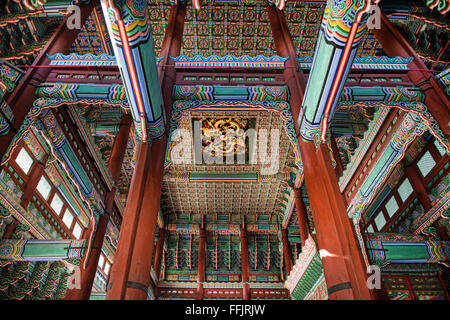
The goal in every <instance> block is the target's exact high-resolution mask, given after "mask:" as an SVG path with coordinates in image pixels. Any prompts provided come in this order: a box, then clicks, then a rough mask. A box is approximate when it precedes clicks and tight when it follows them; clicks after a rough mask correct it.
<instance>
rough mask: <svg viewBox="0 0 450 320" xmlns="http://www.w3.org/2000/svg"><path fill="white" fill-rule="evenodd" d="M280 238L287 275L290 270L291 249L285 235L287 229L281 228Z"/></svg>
mask: <svg viewBox="0 0 450 320" xmlns="http://www.w3.org/2000/svg"><path fill="white" fill-rule="evenodd" d="M281 238H282V241H283V256H284V264H285V266H286V275H289V273H291V271H292V265H293V263H292V261H293V260H292V250H291V245H290V244H289V240H288V237H287V230H286V229H281Z"/></svg>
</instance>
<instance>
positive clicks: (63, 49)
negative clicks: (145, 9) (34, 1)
mask: <svg viewBox="0 0 450 320" xmlns="http://www.w3.org/2000/svg"><path fill="white" fill-rule="evenodd" d="M94 7H95V4H94V3H93V2H91V3H89V4H85V5H80V19H81V20H80V21H81V25H84V23H85V22H86V19H87V18H88V17H89V15H90V14H91V12H92V10H93V9H94ZM69 18H70V17H69V16H67V17H66V18H65V19H64V20H63V22H62V23H61V25H60V26H59V27H58V28H57V29H56V31H55V32H54V33H53V35H52V37H51V38H50V39H49V40H48V42H47V44H46V45H45V47H44V48H43V49H42V51H41V52H40V54H39V55H38V56H37V58H36V59H35V60H34V62H33V64H32V66H34V67H33V68H29V69H28V71H27V72H26V73H25V75H24V77H23V78H22V80H21V81H20V83H19V84H18V85H17V87H16V88H15V89H14V91H13V93H12V94H11V96H10V97H9V99H8V101H7V103H8V105H9V106H10V107H11V109H12V111H13V113H14V122H13V128H11V130H10V131H9V132H8V133H7V134H6V135H4V136H2V137H0V156H1V157H3V155H4V154H5V152H6V150H7V149H8V147H9V145H10V144H11V142H12V140H13V138H14V136H15V134H16V132H17V130H19V128H20V126H21V125H22V122H23V120H24V119H25V116H26V115H27V113H28V111H29V110H30V108H31V106H32V105H33V102H34V100H35V99H36V97H35V91H36V87H37V86H38V85H40V84H41V83H43V82H45V81H46V79H47V76H48V74H49V73H50V71H51V68H39V67H38V66H45V65H48V64H49V63H50V59H49V58H48V57H47V54H48V55H53V54H55V53H63V54H68V53H69V50H70V48H71V47H72V44H73V42H74V41H75V39H76V37H77V36H78V33H79V32H80V29H77V28H75V29H68V28H67V27H66V22H67V20H68V19H69Z"/></svg>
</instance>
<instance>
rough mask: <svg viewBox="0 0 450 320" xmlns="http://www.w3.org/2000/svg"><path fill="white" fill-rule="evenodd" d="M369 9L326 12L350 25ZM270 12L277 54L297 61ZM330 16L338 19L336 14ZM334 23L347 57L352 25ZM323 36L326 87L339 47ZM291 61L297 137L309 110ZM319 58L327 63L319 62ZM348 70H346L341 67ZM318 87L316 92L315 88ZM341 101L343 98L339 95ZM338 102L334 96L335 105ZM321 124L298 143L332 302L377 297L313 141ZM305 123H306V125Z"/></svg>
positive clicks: (343, 5)
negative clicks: (342, 35)
mask: <svg viewBox="0 0 450 320" xmlns="http://www.w3.org/2000/svg"><path fill="white" fill-rule="evenodd" d="M335 6H336V7H335ZM366 6H367V7H368V3H367V2H365V1H346V2H344V1H330V0H329V1H328V7H327V12H328V13H330V12H333V13H334V15H336V14H337V18H339V17H342V16H343V15H344V14H347V16H345V17H346V19H347V20H346V22H348V18H349V16H348V15H350V18H351V20H350V21H352V20H353V18H354V17H355V16H354V15H353V16H352V15H351V14H353V13H355V12H359V11H361V12H364V10H363V9H365V8H366ZM267 11H268V14H269V19H270V24H271V27H272V33H273V39H274V42H275V47H276V49H277V53H278V54H280V55H281V56H287V55H290V56H292V57H295V56H296V52H295V47H294V45H293V43H292V40H291V39H290V35H289V32H288V31H287V26H286V21H285V18H284V16H283V15H280V14H279V12H278V11H277V10H276V9H275V8H273V7H271V6H267ZM327 17H328V15H327V14H325V19H324V22H325V23H324V24H323V26H325V27H326V26H327V24H326V23H327ZM352 17H353V18H352ZM331 18H333V16H332V17H331ZM333 22H336V24H333V25H332V26H333V27H332V28H331V29H330V30H331V31H329V36H330V35H331V38H332V37H335V38H336V39H334V40H335V41H338V40H339V37H338V36H339V32H337V31H341V33H344V34H347V36H346V37H345V38H344V39H342V38H341V49H339V50H340V51H339V50H338V51H339V52H340V53H341V56H343V53H344V51H343V49H342V47H345V43H346V39H347V37H348V35H349V33H350V28H349V26H346V25H345V24H343V23H342V21H340V22H341V23H337V22H338V21H336V19H335V21H333ZM358 25H359V24H357V25H355V27H354V28H353V30H352V37H353V39H356V40H358V38H359V37H360V36H361V34H358V32H357V31H358V28H357V27H358ZM333 28H337V30H333ZM339 28H344V30H339ZM363 29H364V28H363ZM363 29H360V30H359V31H362V30H363ZM324 37H325V31H322V34H321V35H320V38H319V39H320V41H321V43H319V44H318V45H317V46H316V52H318V51H319V50H318V49H319V46H320V45H323V48H325V49H327V50H325V51H323V50H321V51H320V52H321V57H319V58H318V56H317V54H316V61H315V64H314V66H313V69H314V68H317V70H318V71H322V76H321V78H318V79H316V80H314V81H318V82H317V83H323V82H324V81H326V79H327V77H326V75H325V74H324V73H323V70H322V67H323V68H328V67H329V66H330V64H331V63H330V61H331V60H329V59H330V58H331V57H332V53H334V52H335V51H336V50H337V49H334V47H333V46H332V45H330V44H329V43H327V42H326V41H325V38H324ZM329 40H331V39H329ZM330 49H331V50H330ZM352 49H353V48H352V46H351V45H348V46H347V50H346V51H345V52H346V55H345V56H346V60H345V61H346V63H347V62H348V60H349V58H350V57H351V56H352V55H353V56H354V53H352V55H351V54H350V53H351V52H352ZM291 60H292V61H293V63H292V64H293V68H292V69H291V68H286V70H285V72H284V77H285V81H286V84H287V85H288V87H289V93H290V99H289V104H290V106H291V110H292V116H293V118H294V121H295V130H296V133H297V135H300V134H302V135H304V130H303V132H300V133H299V130H298V129H299V126H300V128H302V129H304V123H306V121H303V118H304V117H303V114H304V112H303V111H304V110H303V111H302V112H300V110H299V109H300V108H299V107H300V105H301V104H302V101H304V100H305V99H303V98H304V92H305V87H306V86H305V76H304V74H303V72H302V70H301V69H300V68H299V65H298V62H297V61H296V60H295V59H289V60H288V61H291ZM318 60H323V61H322V62H321V63H319V62H318ZM327 60H328V61H327ZM338 61H339V60H338ZM336 62H337V61H336ZM333 67H334V66H333ZM343 67H344V65H343ZM343 67H341V69H342V68H343ZM350 67H351V63H350V64H349V68H348V69H350ZM288 70H291V71H288ZM336 70H337V69H336ZM318 71H316V72H318ZM345 71H348V70H346V69H345V68H344V70H341V74H340V76H339V80H342V81H344V82H345V78H344V77H343V75H344V73H345ZM313 73H314V71H312V74H311V75H310V80H309V81H310V83H311V81H312V80H311V79H313V78H314V77H313ZM333 78H336V77H333ZM344 82H342V83H340V82H337V85H339V84H342V86H343V83H344ZM330 86H331V84H330ZM313 89H315V88H311V89H310V90H313ZM336 89H339V88H336ZM337 91H338V90H336V93H337ZM309 94H311V93H309ZM305 97H306V96H305ZM324 97H325V96H324ZM336 97H337V98H339V96H336ZM333 100H334V98H333V99H332V100H331V101H333ZM336 100H337V99H336ZM311 106H312V107H313V108H314V109H316V108H315V107H317V105H316V106H314V105H311ZM303 109H304V108H303ZM312 111H313V114H310V115H311V116H312V118H313V116H314V113H315V112H314V111H315V110H312ZM322 111H323V112H322V113H324V111H325V106H323V110H322ZM299 119H300V121H299ZM321 120H322V119H318V121H317V128H316V130H315V131H310V133H312V134H310V135H309V137H308V139H306V140H305V139H301V138H299V139H298V143H299V149H300V154H301V158H302V162H303V174H304V181H305V185H306V188H307V190H308V197H309V199H310V204H311V207H312V214H313V220H314V225H315V228H316V230H317V237H318V239H317V242H318V246H319V251H321V252H323V255H322V254H321V260H322V264H323V268H324V274H325V279H326V282H327V285H328V286H329V289H330V290H329V295H330V299H367V300H369V299H374V294H373V292H371V291H370V290H369V289H368V288H367V286H366V280H367V274H366V265H365V264H364V261H363V258H362V254H361V252H360V250H358V249H357V247H358V246H357V240H356V239H355V237H354V236H353V232H354V226H353V224H352V223H351V221H349V219H348V217H347V212H346V204H345V200H344V198H343V195H342V193H341V191H340V189H339V185H338V181H337V178H336V175H335V173H334V169H333V166H332V163H331V159H330V154H329V151H328V148H327V146H326V145H325V144H323V143H322V144H319V148H318V150H317V148H316V146H315V145H314V143H313V142H312V141H313V140H314V136H315V135H316V134H317V133H318V129H319V127H320V122H321ZM301 125H303V127H302V126H301ZM300 131H301V130H300Z"/></svg>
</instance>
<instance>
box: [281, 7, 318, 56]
mask: <svg viewBox="0 0 450 320" xmlns="http://www.w3.org/2000/svg"><path fill="white" fill-rule="evenodd" d="M324 10H325V3H304V2H301V1H288V2H287V3H286V7H285V9H284V16H285V17H286V20H287V22H288V26H289V31H290V33H291V37H292V40H293V41H294V45H295V48H296V50H297V56H298V57H303V56H311V57H312V56H314V48H315V46H316V42H317V37H318V35H319V30H320V22H321V21H322V16H323V12H324Z"/></svg>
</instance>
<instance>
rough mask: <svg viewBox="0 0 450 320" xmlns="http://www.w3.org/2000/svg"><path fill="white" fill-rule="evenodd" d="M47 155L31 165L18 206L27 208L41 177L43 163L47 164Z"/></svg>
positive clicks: (43, 168) (43, 167)
mask: <svg viewBox="0 0 450 320" xmlns="http://www.w3.org/2000/svg"><path fill="white" fill-rule="evenodd" d="M47 159H48V154H46V155H45V156H44V158H42V161H41V162H38V161H35V162H34V163H33V167H32V168H31V172H30V174H29V176H28V177H27V178H28V179H27V180H26V186H25V189H24V191H23V194H22V198H21V199H20V205H21V206H22V207H23V208H24V209H27V208H28V204H29V203H30V200H31V199H32V198H33V195H34V192H35V191H36V187H37V185H38V183H39V180H40V179H41V177H42V174H43V173H44V170H45V163H46V162H47Z"/></svg>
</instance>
